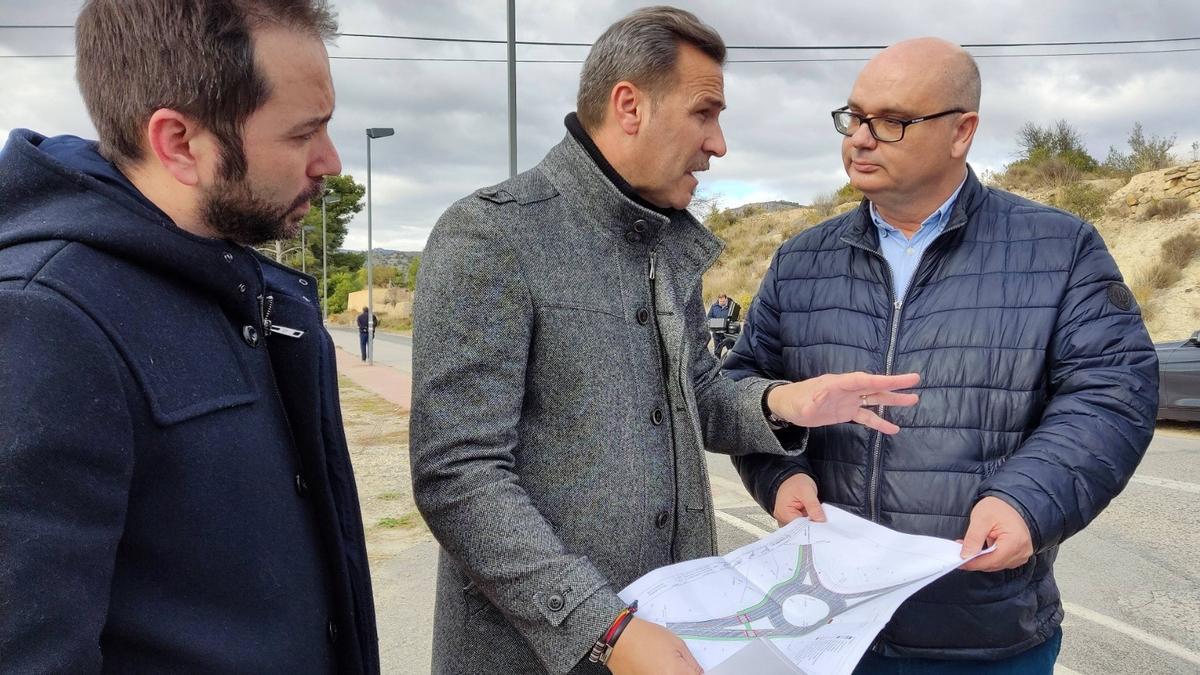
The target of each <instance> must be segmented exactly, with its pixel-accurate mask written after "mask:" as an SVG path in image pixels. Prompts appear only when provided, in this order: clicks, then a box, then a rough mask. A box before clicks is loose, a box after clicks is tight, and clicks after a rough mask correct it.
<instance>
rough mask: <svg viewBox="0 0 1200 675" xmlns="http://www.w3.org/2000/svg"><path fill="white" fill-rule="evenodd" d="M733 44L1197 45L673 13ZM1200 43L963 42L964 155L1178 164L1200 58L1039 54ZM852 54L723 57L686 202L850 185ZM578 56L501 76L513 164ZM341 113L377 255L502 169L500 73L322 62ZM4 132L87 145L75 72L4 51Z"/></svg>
mask: <svg viewBox="0 0 1200 675" xmlns="http://www.w3.org/2000/svg"><path fill="white" fill-rule="evenodd" d="M643 4H645V3H639V2H635V1H632V0H589V1H587V2H572V1H570V0H517V3H516V6H517V39H518V40H532V41H556V42H585V43H590V42H591V41H592V40H594V39H595V38H596V37H597V36H599V34H600V33H601V32H603V30H604V29H605V28H606V27H607V26H608V25H609V24H610V23H612V22H613V21H615V20H616V19H618V18H620V17H621V16H623V15H624V14H626V13H628V12H629V11H631V10H632V9H634V8H636V7H639V6H642V5H643ZM677 4H678V5H679V6H681V7H685V8H687V9H690V10H692V11H694V12H695V13H696V14H698V15H699V16H700V17H701V18H702V19H703V20H705V21H706V22H708V23H709V24H711V25H712V26H714V27H715V28H716V29H717V30H718V31H720V33H721V34H722V36H723V37H724V38H725V41H726V43H727V44H729V45H818V46H829V45H877V44H889V43H892V42H895V41H897V40H901V39H904V38H908V37H915V36H921V35H935V36H939V37H943V38H946V39H949V40H952V41H955V42H958V43H963V44H972V43H974V44H979V43H998V42H999V43H1014V42H1067V41H1070V42H1074V41H1098V40H1146V39H1163V38H1189V37H1190V38H1196V37H1200V2H1196V1H1195V0H1164V1H1163V2H1155V1H1154V0H1149V1H1145V2H1140V3H1131V2H1128V0H1120V1H1117V0H1068V1H1055V0H1049V1H1048V0H1036V1H1031V0H988V1H974V2H921V1H919V0H918V1H916V2H907V3H894V2H887V3H885V2H870V1H866V2H798V1H795V0H792V1H787V0H741V1H740V2H719V1H715V0H711V1H710V0H698V1H694V2H679V3H677ZM79 6H80V2H79V1H78V0H39V1H38V2H35V3H30V2H27V1H25V0H20V1H18V0H0V25H10V24H23V25H29V24H73V23H74V21H75V16H76V14H77V11H78V7H79ZM335 8H336V9H337V11H338V14H339V18H340V24H341V30H342V31H343V32H346V33H384V34H395V35H416V36H430V37H459V38H478V39H500V40H503V39H504V38H505V37H506V28H505V8H506V2H505V1H504V0H443V1H442V2H418V1H416V0H392V1H388V2H382V1H381V2H372V1H369V0H342V1H341V2H336V3H335ZM72 40H73V37H72V32H71V31H70V30H11V29H3V28H0V55H29V54H70V53H72V52H73V51H74V49H73V44H72ZM1179 49H1197V50H1200V40H1194V41H1186V42H1167V43H1159V44H1150V45H1130V46H1098V47H1025V48H1009V49H991V48H979V49H973V50H972V51H973V52H974V53H975V54H976V56H979V57H983V56H985V55H988V54H1010V55H1011V54H1024V55H1029V54H1036V55H1040V56H1025V57H1017V58H980V59H979V64H980V69H981V71H982V74H983V101H982V110H981V116H982V125H981V127H980V130H979V133H978V134H977V136H976V140H975V145H974V147H973V149H972V153H971V162H972V164H973V165H974V167H975V168H976V170H977V171H983V170H986V169H993V170H996V169H1000V168H1002V167H1003V165H1004V164H1006V163H1007V162H1009V161H1011V160H1012V158H1013V153H1014V152H1015V144H1014V136H1015V132H1016V130H1017V129H1018V127H1020V126H1021V125H1022V124H1023V123H1024V122H1026V121H1033V122H1037V123H1039V124H1047V123H1050V122H1052V121H1053V120H1055V119H1057V118H1060V117H1062V118H1065V119H1067V120H1068V121H1069V122H1071V123H1072V124H1073V125H1075V126H1076V128H1078V129H1079V130H1080V131H1081V132H1082V133H1083V135H1084V141H1085V143H1086V144H1087V147H1088V149H1089V150H1090V151H1091V153H1092V155H1093V156H1095V157H1096V158H1097V159H1099V160H1103V159H1104V156H1105V155H1106V154H1107V152H1108V147H1109V146H1110V145H1119V146H1121V147H1122V148H1124V143H1125V139H1126V137H1127V136H1128V133H1129V130H1130V128H1131V127H1132V125H1133V123H1134V122H1135V121H1141V122H1142V124H1143V126H1144V127H1145V129H1146V131H1147V133H1150V134H1156V135H1160V136H1171V135H1174V136H1176V138H1177V142H1176V148H1175V149H1176V154H1177V155H1178V156H1179V157H1180V158H1181V159H1188V160H1190V159H1192V154H1193V150H1192V147H1191V145H1192V143H1193V142H1194V141H1198V140H1200V51H1176V52H1173V53H1141V54H1120V55H1106V56H1056V57H1051V56H1045V54H1050V53H1061V52H1080V51H1143V52H1145V51H1149V50H1179ZM505 53H506V52H505V47H504V45H470V44H445V43H432V42H414V41H405V40H381V39H364V38H352V37H341V38H340V39H339V40H338V41H337V44H336V45H334V46H332V47H331V48H330V56H333V57H338V56H388V57H432V58H462V57H466V58H499V59H502V58H504V56H505ZM873 53H874V51H873V50H860V51H833V50H825V51H750V50H734V51H731V52H730V59H731V60H734V61H736V60H745V59H764V58H793V59H794V58H809V59H812V58H816V59H866V58H869V57H870V56H871V55H872V54H873ZM585 55H586V48H584V47H543V46H533V45H530V46H521V47H518V50H517V56H518V58H520V59H566V60H582V59H583V57H584V56H585ZM861 67H862V63H861V62H860V61H825V62H799V63H770V64H767V63H730V64H729V65H728V66H727V68H726V75H725V78H726V79H725V91H726V97H727V99H728V103H729V109H728V110H727V111H726V112H725V113H724V114H723V115H722V118H721V119H722V126H723V127H724V129H725V134H726V140H727V142H728V145H729V154H727V155H726V156H725V157H724V158H723V159H717V160H714V161H713V163H712V170H711V171H709V172H708V173H705V174H701V183H700V190H701V192H706V193H708V194H711V195H719V196H720V197H721V200H722V203H723V204H724V205H726V206H734V205H738V204H741V203H745V202H751V201H762V200H767V199H787V200H792V201H797V202H802V203H804V202H808V201H810V200H811V199H812V198H813V197H814V196H815V195H817V194H819V193H823V192H828V191H830V190H833V189H836V188H838V187H840V186H841V185H842V184H843V183H845V181H846V177H845V174H844V173H843V171H842V168H841V161H840V159H839V156H838V152H839V136H838V135H837V133H836V132H835V131H834V130H833V127H832V124H831V122H830V118H829V111H830V110H832V109H833V108H836V107H838V106H840V105H842V104H844V103H845V99H846V96H847V94H848V93H849V91H850V86H851V84H852V82H853V80H854V77H855V75H856V74H857V72H858V70H859V69H860V68H861ZM579 68H580V65H579V64H578V63H554V64H550V63H522V64H518V67H517V97H518V99H517V106H518V115H517V117H518V125H519V126H518V136H519V145H518V168H519V170H522V171H523V170H525V169H528V168H530V167H532V166H533V165H534V164H536V163H537V162H538V160H539V159H541V157H542V156H543V155H544V154H545V152H546V151H547V150H548V149H549V148H550V147H551V146H552V145H554V144H555V143H557V142H558V141H559V140H560V139H561V138H562V136H563V134H564V133H565V132H564V128H563V126H562V118H563V116H564V115H565V114H566V113H568V112H570V111H571V110H573V109H574V101H575V91H576V86H577V82H578V75H579ZM332 70H333V79H334V84H335V86H336V88H337V110H336V112H335V114H334V118H333V121H332V123H331V133H332V135H333V139H334V142H335V144H336V145H337V147H338V150H339V152H340V153H341V158H342V164H343V167H344V171H345V172H346V173H349V174H352V175H353V176H354V177H355V178H356V179H357V180H358V181H359V182H365V181H366V138H365V134H364V129H365V128H366V127H388V126H390V127H394V128H395V129H396V135H395V136H394V137H391V138H386V139H381V140H377V141H373V145H372V181H373V188H374V192H375V195H374V199H373V204H374V244H375V246H379V247H386V248H395V249H403V250H415V249H419V248H421V247H422V246H423V245H424V242H425V239H426V237H427V236H428V233H429V229H430V227H431V226H432V225H433V223H434V222H435V221H436V219H437V217H438V215H439V214H440V213H441V212H442V211H443V210H444V209H445V208H446V207H447V206H449V205H450V204H451V203H452V202H453V201H455V200H456V199H457V198H459V197H461V196H463V195H466V194H468V193H469V192H471V191H473V190H474V189H476V188H478V187H482V186H484V185H490V184H493V183H496V182H499V181H501V180H503V179H505V178H506V177H507V176H508V132H507V121H506V114H507V85H506V68H505V65H504V64H503V63H445V62H408V61H362V60H334V61H333V62H332ZM0 74H2V75H3V77H2V78H0V81H2V82H3V83H4V95H3V96H0V133H3V134H4V135H5V136H7V134H8V131H9V130H11V129H13V128H16V127H29V128H33V129H35V130H37V131H39V132H41V133H44V134H48V135H53V134H60V133H70V134H76V135H81V136H86V137H94V135H95V132H94V130H93V127H92V125H91V122H90V121H89V120H88V117H87V113H86V111H85V110H84V107H83V103H82V101H81V100H80V98H79V94H78V90H77V88H76V86H75V81H74V60H73V59H70V58H58V59H24V58H0ZM366 220H367V219H366V212H365V211H364V212H363V213H362V214H360V215H359V216H358V217H357V218H356V220H355V221H353V222H352V223H351V225H350V234H349V236H348V237H347V240H346V246H347V247H348V248H358V249H362V248H365V246H366Z"/></svg>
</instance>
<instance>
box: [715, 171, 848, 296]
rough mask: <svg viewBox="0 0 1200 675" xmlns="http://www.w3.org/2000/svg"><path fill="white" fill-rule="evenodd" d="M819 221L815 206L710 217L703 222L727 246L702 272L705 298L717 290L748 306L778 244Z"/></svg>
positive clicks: (821, 217)
mask: <svg viewBox="0 0 1200 675" xmlns="http://www.w3.org/2000/svg"><path fill="white" fill-rule="evenodd" d="M831 194H832V193H831ZM831 208H832V207H831ZM822 220H824V217H823V216H821V215H820V213H819V211H818V210H817V209H815V208H798V209H789V210H786V211H775V212H772V213H759V214H755V215H753V216H749V217H746V218H742V219H738V220H735V221H734V222H726V221H725V220H724V219H721V218H717V219H710V220H709V221H707V222H706V224H707V225H708V226H709V228H710V229H711V230H712V231H713V234H715V235H717V236H718V237H721V238H722V239H723V240H725V244H726V246H725V251H724V252H723V253H721V257H720V258H719V259H718V260H717V262H716V264H714V265H713V267H712V269H710V270H709V271H708V273H707V274H705V275H704V296H705V298H706V299H707V300H708V301H709V302H711V301H712V300H713V299H714V298H715V297H716V295H717V293H726V294H728V295H729V296H730V297H731V298H733V299H734V300H737V301H738V302H739V303H741V305H742V307H743V308H746V307H748V306H749V304H750V299H751V298H753V297H754V295H755V294H756V293H757V292H758V286H759V283H760V282H761V281H762V278H763V275H764V274H766V271H767V266H768V265H770V264H771V258H772V256H774V254H775V251H776V250H777V249H778V248H779V246H780V245H781V244H783V242H785V241H787V240H788V239H790V238H791V237H793V236H795V235H796V234H797V233H799V232H801V231H803V230H806V229H808V228H810V227H812V226H813V225H815V224H817V223H818V222H820V221H822Z"/></svg>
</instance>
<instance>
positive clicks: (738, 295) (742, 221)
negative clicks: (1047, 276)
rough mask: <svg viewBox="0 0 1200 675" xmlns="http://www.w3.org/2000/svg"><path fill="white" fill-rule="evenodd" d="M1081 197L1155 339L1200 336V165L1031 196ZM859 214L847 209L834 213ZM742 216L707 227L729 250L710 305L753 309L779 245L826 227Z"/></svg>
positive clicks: (709, 291)
mask: <svg viewBox="0 0 1200 675" xmlns="http://www.w3.org/2000/svg"><path fill="white" fill-rule="evenodd" d="M1081 191H1082V194H1084V195H1085V196H1086V197H1087V198H1089V199H1091V200H1092V201H1094V202H1095V203H1094V205H1093V206H1094V212H1097V213H1100V215H1099V217H1096V218H1093V221H1094V222H1095V224H1096V227H1097V229H1098V230H1099V231H1100V233H1101V235H1102V236H1103V237H1104V240H1105V242H1106V243H1107V244H1108V247H1109V250H1110V251H1111V252H1112V254H1113V257H1114V258H1115V259H1116V261H1117V265H1118V266H1119V267H1120V268H1121V273H1122V274H1123V275H1124V277H1125V279H1126V281H1127V282H1129V284H1130V286H1131V287H1132V288H1133V290H1134V292H1135V294H1136V295H1137V296H1138V299H1139V301H1140V302H1141V304H1142V307H1143V313H1144V315H1145V317H1146V325H1147V327H1148V328H1149V330H1150V335H1151V337H1153V338H1154V340H1155V341H1164V340H1179V339H1184V338H1186V337H1188V336H1189V335H1191V334H1192V333H1193V332H1195V331H1196V330H1198V329H1200V163H1193V164H1190V165H1185V166H1181V167H1174V168H1171V169H1164V170H1160V171H1153V172H1149V173H1144V174H1139V175H1137V176H1134V177H1133V179H1132V180H1130V181H1129V183H1128V184H1125V185H1122V182H1121V181H1119V180H1118V181H1114V180H1111V179H1109V180H1102V181H1085V182H1084V183H1081V184H1077V185H1072V186H1066V187H1065V188H1057V189H1044V190H1038V191H1034V192H1030V193H1025V194H1024V196H1026V197H1029V198H1030V199H1034V200H1037V201H1041V202H1044V203H1048V204H1057V205H1059V206H1062V207H1064V208H1072V207H1073V206H1074V205H1075V202H1074V201H1072V200H1073V199H1078V198H1079V195H1080V194H1081ZM852 207H853V204H849V203H848V204H841V205H839V206H837V207H834V211H835V212H841V211H844V210H845V209H847V208H852ZM741 208H742V209H743V211H742V213H745V212H746V211H747V210H748V212H749V214H748V215H740V216H739V215H735V214H732V213H731V212H729V211H726V212H722V213H717V214H713V215H711V216H710V217H709V218H708V219H707V223H708V225H709V227H710V228H711V229H712V231H713V232H714V233H715V234H716V235H717V236H719V237H721V238H722V239H724V240H725V242H726V248H725V251H724V252H723V253H722V254H721V257H720V258H719V259H718V260H717V263H716V264H715V265H714V266H713V268H712V269H711V270H709V271H708V273H707V274H706V275H705V276H704V294H705V298H706V300H707V301H708V302H709V303H711V302H712V301H713V300H714V298H715V296H716V294H717V293H719V292H722V291H723V292H725V293H728V294H729V295H730V296H732V297H733V298H735V299H736V300H737V301H738V302H740V303H742V305H743V306H748V305H749V303H750V299H751V298H752V297H753V296H754V294H755V293H757V292H758V285H759V282H760V281H761V280H762V277H763V274H764V273H765V272H766V269H767V265H768V264H770V260H771V256H772V255H773V254H774V252H775V250H776V249H777V248H778V247H779V245H780V244H782V243H783V242H784V241H785V240H787V239H788V238H789V237H792V236H793V235H795V234H797V233H799V232H801V231H802V230H804V229H806V228H808V227H811V226H812V225H813V224H815V223H818V222H820V221H822V220H824V219H825V216H821V215H818V212H819V210H818V209H816V208H811V207H800V208H794V209H787V210H782V211H775V212H770V213H765V212H755V210H754V209H753V208H750V209H746V208H745V207H741ZM1072 210H1075V209H1074V208H1072ZM820 211H825V212H826V213H827V212H828V207H824V208H822V209H820ZM1164 242H1167V245H1166V247H1165V249H1164Z"/></svg>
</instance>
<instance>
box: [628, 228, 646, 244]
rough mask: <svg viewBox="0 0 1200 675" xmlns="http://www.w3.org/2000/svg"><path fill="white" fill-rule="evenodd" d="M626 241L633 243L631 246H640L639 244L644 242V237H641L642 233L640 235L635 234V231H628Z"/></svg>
mask: <svg viewBox="0 0 1200 675" xmlns="http://www.w3.org/2000/svg"><path fill="white" fill-rule="evenodd" d="M625 241H627V242H629V243H631V244H638V243H641V241H642V235H641V234H640V233H638V232H634V231H633V230H626V232H625Z"/></svg>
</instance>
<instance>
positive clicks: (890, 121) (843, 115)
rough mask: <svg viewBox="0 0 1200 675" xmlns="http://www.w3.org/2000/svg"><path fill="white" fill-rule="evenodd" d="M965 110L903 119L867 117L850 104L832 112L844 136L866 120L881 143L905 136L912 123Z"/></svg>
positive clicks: (854, 130)
mask: <svg viewBox="0 0 1200 675" xmlns="http://www.w3.org/2000/svg"><path fill="white" fill-rule="evenodd" d="M964 112H966V111H965V110H963V109H961V108H955V109H954V110H944V111H942V112H940V113H934V114H932V115H923V116H921V117H914V118H912V119H911V120H902V119H896V118H895V117H867V116H866V115H860V114H858V113H856V112H850V106H848V105H847V106H842V107H841V108H838V109H837V110H834V111H833V112H832V113H830V114H832V115H833V128H834V129H837V130H838V133H839V134H842V135H843V136H853V135H854V132H856V131H858V128H859V127H860V126H862V124H863V122H866V123H867V130H868V131H870V132H871V135H872V136H874V137H875V140H877V141H879V142H880V143H895V142H896V141H899V140H901V139H902V138H904V130H905V129H907V128H908V127H909V125H910V124H916V123H918V122H928V121H929V120H932V119H937V118H939V117H945V116H946V115H953V114H955V113H964Z"/></svg>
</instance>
